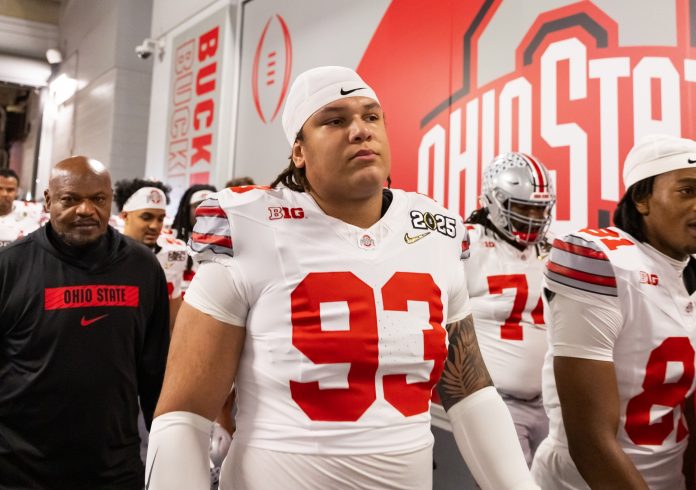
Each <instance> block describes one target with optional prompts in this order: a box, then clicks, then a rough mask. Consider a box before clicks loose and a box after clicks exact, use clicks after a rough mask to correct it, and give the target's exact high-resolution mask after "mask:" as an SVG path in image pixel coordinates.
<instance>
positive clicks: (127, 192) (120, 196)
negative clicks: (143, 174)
mask: <svg viewBox="0 0 696 490" xmlns="http://www.w3.org/2000/svg"><path fill="white" fill-rule="evenodd" d="M143 187H156V188H158V189H160V190H161V191H162V192H164V197H166V198H167V204H169V191H171V190H172V188H171V187H169V186H168V185H167V184H165V183H163V182H159V181H157V180H145V179H132V180H129V179H123V180H119V181H118V182H116V184H115V185H114V202H115V203H116V207H117V208H118V210H119V211H123V206H125V204H126V201H128V199H129V198H130V197H131V196H132V195H133V194H135V192H136V191H137V190H138V189H142V188H143Z"/></svg>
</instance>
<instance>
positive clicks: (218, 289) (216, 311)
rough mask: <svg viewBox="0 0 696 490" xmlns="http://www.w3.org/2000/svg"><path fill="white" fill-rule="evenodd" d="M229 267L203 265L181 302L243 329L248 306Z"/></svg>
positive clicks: (216, 263)
mask: <svg viewBox="0 0 696 490" xmlns="http://www.w3.org/2000/svg"><path fill="white" fill-rule="evenodd" d="M232 267H233V266H232V265H223V264H221V263H219V262H203V263H202V264H201V265H200V266H199V267H198V271H197V272H196V275H195V276H194V277H193V281H191V285H190V286H189V288H188V289H187V290H186V296H184V301H185V302H187V303H188V304H190V305H191V306H193V307H194V308H196V309H197V310H200V311H202V312H203V313H207V314H208V315H210V316H212V317H213V318H215V319H216V320H219V321H221V322H223V323H228V324H230V325H236V326H238V327H243V326H245V325H246V317H247V313H248V312H249V304H248V302H247V300H246V296H245V295H244V293H243V289H242V288H241V287H240V286H239V285H238V284H237V282H236V281H235V280H234V274H233V271H232Z"/></svg>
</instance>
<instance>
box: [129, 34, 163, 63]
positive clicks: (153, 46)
mask: <svg viewBox="0 0 696 490" xmlns="http://www.w3.org/2000/svg"><path fill="white" fill-rule="evenodd" d="M159 48H160V46H159V44H158V43H157V41H155V40H154V39H150V38H147V39H144V40H143V42H142V43H141V44H139V45H138V46H136V47H135V54H137V55H138V58H140V59H141V60H147V59H150V56H152V55H153V54H154V53H155V52H157V51H158V49H159Z"/></svg>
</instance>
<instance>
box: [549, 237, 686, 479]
mask: <svg viewBox="0 0 696 490" xmlns="http://www.w3.org/2000/svg"><path fill="white" fill-rule="evenodd" d="M681 272H682V271H681V270H676V269H675V266H674V265H673V264H671V263H670V261H669V259H667V257H665V256H664V255H662V254H661V253H659V252H658V251H656V250H655V249H653V248H651V247H649V246H647V245H645V244H642V243H640V242H638V241H637V240H635V239H634V238H633V237H631V236H630V235H628V234H626V233H624V232H623V231H621V230H618V229H616V228H607V229H585V230H581V231H579V232H576V233H573V234H571V235H568V236H566V237H564V238H563V239H559V240H556V241H555V242H554V246H553V249H552V251H551V254H550V257H549V261H548V266H547V270H546V272H545V274H546V285H547V287H548V288H549V289H550V290H551V291H553V292H555V293H556V294H559V295H565V296H568V297H570V298H573V299H575V300H577V301H581V302H583V303H589V304H593V303H596V302H598V301H599V299H600V298H605V300H604V301H603V302H604V303H611V304H613V305H615V306H614V307H613V308H615V310H616V311H617V315H618V317H619V318H621V320H622V321H621V326H620V330H619V331H618V335H617V336H616V340H615V342H614V345H613V352H612V353H611V358H609V359H606V360H608V361H612V362H613V363H614V369H615V371H616V381H617V386H618V391H619V402H620V421H619V428H618V433H617V435H616V438H617V440H618V442H619V444H620V445H621V448H622V449H623V451H624V452H625V453H626V454H627V455H628V456H629V458H630V459H631V461H632V462H633V464H634V465H635V466H636V468H637V469H638V471H640V473H641V474H642V476H643V478H644V479H645V481H646V482H647V484H648V486H649V487H650V488H651V489H664V490H668V489H676V488H683V486H682V483H681V482H683V476H682V457H683V453H684V450H685V448H686V444H687V435H688V430H687V427H686V422H685V419H684V413H683V409H684V402H685V400H686V398H687V397H689V396H690V395H691V394H692V393H693V390H694V370H695V362H694V359H695V356H694V345H696V312H694V302H695V301H696V293H694V294H692V295H689V294H688V292H687V291H686V288H685V286H684V283H683V280H682V274H681ZM554 337H555V336H554V328H553V325H551V326H550V341H551V345H552V346H554V345H555V344H554ZM572 347H573V346H567V347H566V349H569V348H572ZM562 355H570V353H564V354H562ZM572 357H587V356H586V355H584V354H583V355H577V356H574V355H573V356H572ZM587 358H590V357H587ZM596 359H599V360H605V359H603V358H598V357H597V358H596ZM543 382H544V405H545V407H546V409H547V412H548V413H549V419H550V432H549V438H550V441H551V443H552V444H553V445H555V446H557V447H561V448H567V439H566V435H565V429H564V427H563V418H562V415H561V407H560V403H559V399H558V393H557V391H556V385H555V379H554V374H553V347H552V350H550V352H549V355H548V356H547V359H546V363H545V365H544V371H543Z"/></svg>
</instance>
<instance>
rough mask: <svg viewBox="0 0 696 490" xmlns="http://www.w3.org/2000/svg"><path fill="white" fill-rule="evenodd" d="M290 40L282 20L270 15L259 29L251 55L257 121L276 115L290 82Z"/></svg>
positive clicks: (277, 16)
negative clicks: (254, 50)
mask: <svg viewBox="0 0 696 490" xmlns="http://www.w3.org/2000/svg"><path fill="white" fill-rule="evenodd" d="M291 71H292V41H291V40H290V31H289V30H288V26H287V24H286V23H285V20H284V19H283V17H281V16H280V15H278V14H276V15H273V16H271V17H270V18H269V19H268V21H267V22H266V25H265V26H264V28H263V31H262V32H261V37H260V38H259V42H258V44H257V45H256V53H255V54H254V67H253V70H252V81H251V87H252V93H253V96H254V107H255V108H256V112H257V113H258V115H259V117H260V118H261V121H263V122H264V123H266V124H268V123H270V122H273V120H274V119H275V118H276V117H277V116H278V113H279V112H280V108H281V107H282V106H283V100H284V99H285V94H286V93H287V91H288V85H289V84H290V74H291Z"/></svg>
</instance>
